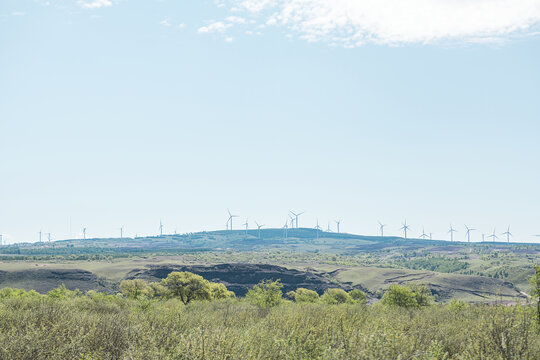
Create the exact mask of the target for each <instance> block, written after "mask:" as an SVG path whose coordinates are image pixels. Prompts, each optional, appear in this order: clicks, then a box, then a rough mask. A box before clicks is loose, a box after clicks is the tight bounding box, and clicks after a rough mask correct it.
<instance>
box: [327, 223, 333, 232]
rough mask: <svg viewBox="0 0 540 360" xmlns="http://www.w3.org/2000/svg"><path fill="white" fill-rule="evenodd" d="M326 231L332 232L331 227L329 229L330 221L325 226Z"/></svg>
mask: <svg viewBox="0 0 540 360" xmlns="http://www.w3.org/2000/svg"><path fill="white" fill-rule="evenodd" d="M326 232H332V229H330V221H329V222H328V227H327V228H326Z"/></svg>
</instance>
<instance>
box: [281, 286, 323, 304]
mask: <svg viewBox="0 0 540 360" xmlns="http://www.w3.org/2000/svg"><path fill="white" fill-rule="evenodd" d="M288 294H289V295H288V296H289V297H290V298H292V299H293V300H294V301H295V302H297V303H316V302H317V301H319V294H317V292H316V291H313V290H309V289H304V288H298V289H296V291H290V292H289V293H288Z"/></svg>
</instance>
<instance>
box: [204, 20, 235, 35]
mask: <svg viewBox="0 0 540 360" xmlns="http://www.w3.org/2000/svg"><path fill="white" fill-rule="evenodd" d="M231 26H232V24H226V23H224V22H222V21H215V22H213V23H211V24H209V25H208V26H203V27H200V28H199V30H198V32H200V33H216V32H217V33H223V32H225V30H227V29H228V28H230V27H231Z"/></svg>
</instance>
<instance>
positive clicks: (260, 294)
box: [246, 280, 283, 308]
mask: <svg viewBox="0 0 540 360" xmlns="http://www.w3.org/2000/svg"><path fill="white" fill-rule="evenodd" d="M282 288H283V285H282V284H281V282H280V281H279V280H276V281H272V280H262V281H261V282H259V284H257V285H255V286H253V288H252V289H250V290H249V291H248V293H247V294H246V299H247V300H248V301H250V302H252V303H254V304H256V305H258V306H259V307H261V308H271V307H274V306H277V305H279V304H281V303H282V302H283V292H282V291H281V289H282Z"/></svg>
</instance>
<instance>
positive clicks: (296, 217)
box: [291, 211, 305, 229]
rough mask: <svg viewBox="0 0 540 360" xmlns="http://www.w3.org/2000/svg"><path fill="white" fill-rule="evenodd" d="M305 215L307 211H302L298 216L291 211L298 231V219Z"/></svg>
mask: <svg viewBox="0 0 540 360" xmlns="http://www.w3.org/2000/svg"><path fill="white" fill-rule="evenodd" d="M303 213H305V211H302V212H301V213H298V214H295V213H293V212H292V211H291V214H293V215H294V217H295V221H296V228H297V229H298V217H299V216H300V215H302V214H303Z"/></svg>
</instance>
